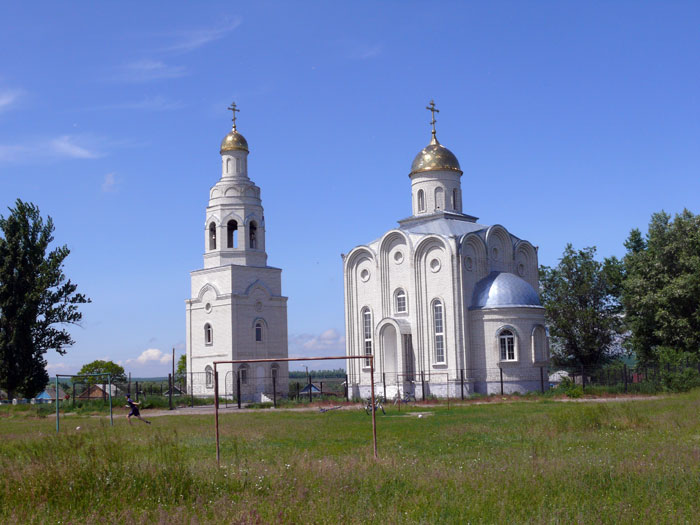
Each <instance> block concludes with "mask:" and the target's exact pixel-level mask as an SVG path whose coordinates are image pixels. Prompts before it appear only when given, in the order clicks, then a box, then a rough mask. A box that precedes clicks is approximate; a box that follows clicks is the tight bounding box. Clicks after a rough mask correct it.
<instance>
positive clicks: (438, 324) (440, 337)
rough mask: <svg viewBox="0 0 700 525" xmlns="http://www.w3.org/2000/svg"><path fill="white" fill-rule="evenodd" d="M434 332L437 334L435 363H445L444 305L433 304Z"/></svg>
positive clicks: (437, 302)
mask: <svg viewBox="0 0 700 525" xmlns="http://www.w3.org/2000/svg"><path fill="white" fill-rule="evenodd" d="M433 331H434V332H435V362H436V363H444V362H445V322H444V312H443V308H442V303H441V302H440V301H435V302H434V303H433Z"/></svg>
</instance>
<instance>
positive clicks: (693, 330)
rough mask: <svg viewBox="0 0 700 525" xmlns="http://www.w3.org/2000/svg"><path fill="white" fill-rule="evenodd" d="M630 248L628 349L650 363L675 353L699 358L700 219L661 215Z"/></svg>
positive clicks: (632, 238) (625, 298) (625, 299)
mask: <svg viewBox="0 0 700 525" xmlns="http://www.w3.org/2000/svg"><path fill="white" fill-rule="evenodd" d="M625 247H626V248H627V254H626V255H625V258H624V263H625V269H626V278H625V281H624V286H623V292H622V304H623V306H624V307H625V323H626V325H627V327H628V329H629V330H630V333H631V337H630V338H629V339H628V341H627V344H628V347H629V348H630V349H631V350H632V351H634V353H635V354H636V355H637V357H638V358H639V360H640V361H641V362H643V363H647V364H658V363H659V362H660V358H661V357H662V355H661V354H663V356H666V357H667V354H668V349H669V348H673V349H675V350H676V351H677V352H679V353H681V354H691V355H695V356H699V355H700V215H693V214H692V213H691V212H690V211H688V210H683V213H681V214H678V215H676V216H675V217H674V219H673V220H671V216H670V215H668V214H667V213H665V212H663V211H662V212H659V213H655V214H653V215H652V216H651V221H650V223H649V231H648V233H647V234H646V237H644V236H642V233H641V232H640V231H639V230H637V229H634V230H632V231H631V232H630V235H629V237H628V239H627V241H626V242H625ZM662 349H663V350H662ZM666 357H664V359H665V358H666Z"/></svg>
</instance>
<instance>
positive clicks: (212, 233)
mask: <svg viewBox="0 0 700 525" xmlns="http://www.w3.org/2000/svg"><path fill="white" fill-rule="evenodd" d="M209 249H210V250H216V224H214V223H213V222H212V223H211V224H210V225H209Z"/></svg>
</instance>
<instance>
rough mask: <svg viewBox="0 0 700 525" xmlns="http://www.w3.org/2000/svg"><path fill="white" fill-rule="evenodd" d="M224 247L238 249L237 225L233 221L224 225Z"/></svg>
mask: <svg viewBox="0 0 700 525" xmlns="http://www.w3.org/2000/svg"><path fill="white" fill-rule="evenodd" d="M226 247H227V248H238V223H237V222H236V221H234V220H230V221H228V223H227V224H226Z"/></svg>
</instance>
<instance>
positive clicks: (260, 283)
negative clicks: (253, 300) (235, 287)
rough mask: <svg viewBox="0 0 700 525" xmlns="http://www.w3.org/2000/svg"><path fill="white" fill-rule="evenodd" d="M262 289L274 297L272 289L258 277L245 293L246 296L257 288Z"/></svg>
mask: <svg viewBox="0 0 700 525" xmlns="http://www.w3.org/2000/svg"><path fill="white" fill-rule="evenodd" d="M256 289H257V290H262V291H263V292H264V293H265V294H266V295H267V296H268V298H269V297H273V296H274V294H273V293H272V290H270V288H269V287H268V286H267V285H266V284H265V283H264V282H263V281H261V280H260V279H256V280H255V281H253V282H252V283H250V284H249V285H248V288H246V289H245V292H244V293H243V294H244V295H246V296H249V295H250V294H251V293H253V292H254V291H255V290H256Z"/></svg>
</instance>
